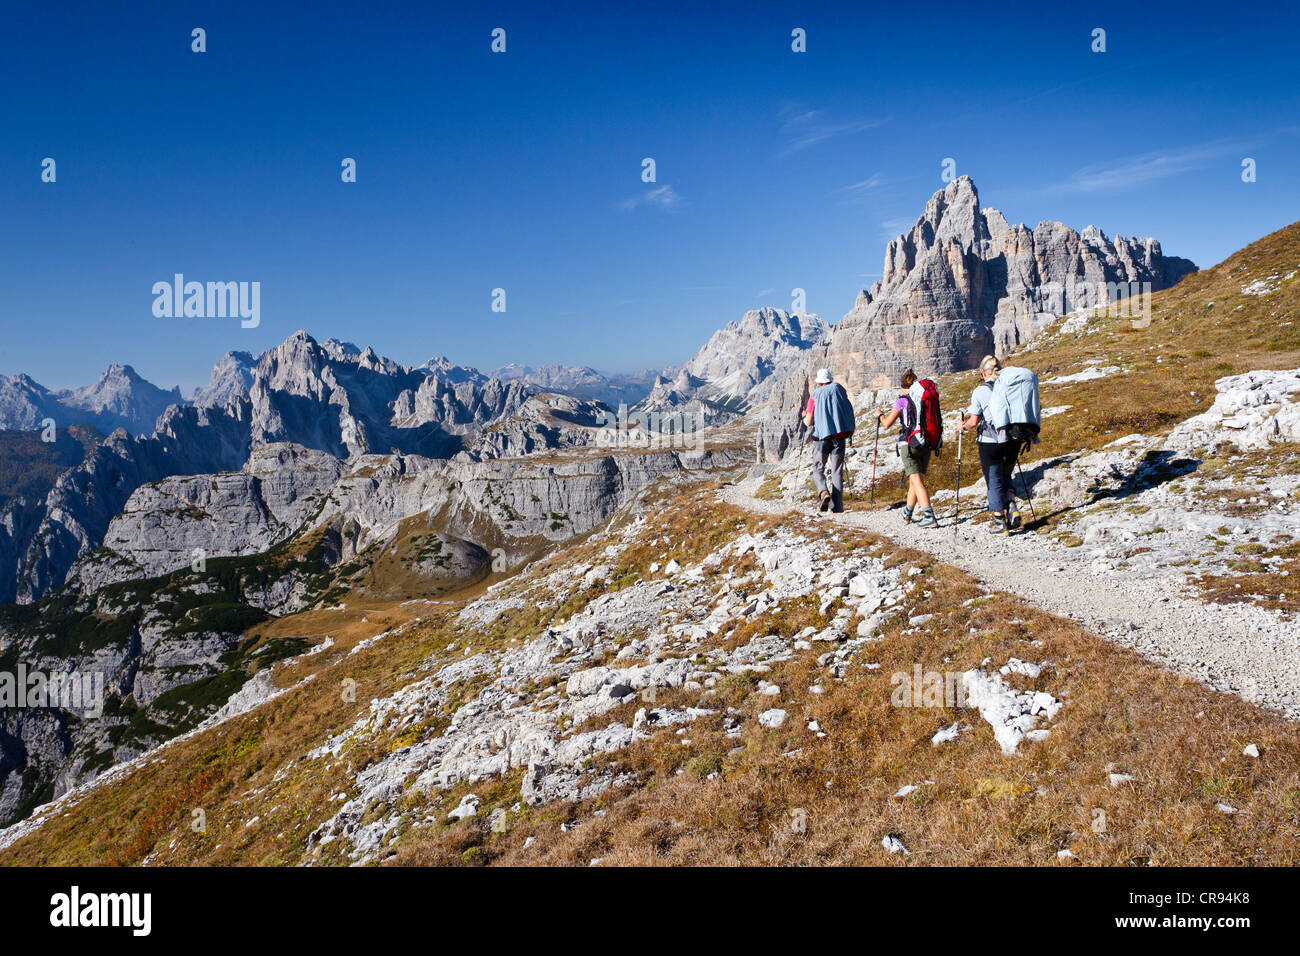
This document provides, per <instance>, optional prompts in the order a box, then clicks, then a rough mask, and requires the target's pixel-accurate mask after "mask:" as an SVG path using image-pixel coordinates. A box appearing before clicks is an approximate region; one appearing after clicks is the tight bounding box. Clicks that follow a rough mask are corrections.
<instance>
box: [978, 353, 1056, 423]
mask: <svg viewBox="0 0 1300 956" xmlns="http://www.w3.org/2000/svg"><path fill="white" fill-rule="evenodd" d="M988 418H989V424H990V425H992V426H993V427H994V428H1006V427H1008V426H1009V425H1028V426H1032V428H1031V430H1032V431H1033V432H1034V434H1037V433H1038V427H1039V426H1040V425H1041V424H1042V422H1043V407H1042V405H1041V404H1040V403H1039V400H1038V376H1037V375H1036V374H1035V373H1034V372H1031V371H1030V370H1029V369H1027V368H1017V367H1016V366H1014V365H1012V366H1009V367H1007V368H1004V369H1003V370H1002V371H1001V372H999V373H998V378H997V381H996V382H994V384H993V395H992V396H991V397H990V398H989V407H988Z"/></svg>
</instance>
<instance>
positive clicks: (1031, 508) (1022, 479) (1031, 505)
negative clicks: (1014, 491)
mask: <svg viewBox="0 0 1300 956" xmlns="http://www.w3.org/2000/svg"><path fill="white" fill-rule="evenodd" d="M1026 447H1028V446H1026ZM1016 470H1018V471H1019V472H1020V486H1021V487H1022V488H1024V490H1025V500H1026V501H1027V502H1029V513H1030V514H1031V515H1033V516H1034V520H1035V521H1037V520H1038V512H1036V511H1035V510H1034V496H1033V495H1031V494H1030V493H1029V482H1028V481H1027V480H1025V468H1024V466H1023V465H1021V464H1020V460H1019V456H1017V459H1016Z"/></svg>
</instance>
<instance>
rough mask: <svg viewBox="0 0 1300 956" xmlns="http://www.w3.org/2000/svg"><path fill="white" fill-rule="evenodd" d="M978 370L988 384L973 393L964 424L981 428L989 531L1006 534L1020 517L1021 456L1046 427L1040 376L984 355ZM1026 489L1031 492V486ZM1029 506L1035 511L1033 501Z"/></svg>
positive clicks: (981, 460)
mask: <svg viewBox="0 0 1300 956" xmlns="http://www.w3.org/2000/svg"><path fill="white" fill-rule="evenodd" d="M980 374H981V375H982V376H983V378H984V382H983V383H982V384H981V385H979V386H977V387H976V389H975V392H974V393H973V394H972V395H971V408H970V409H969V410H968V415H969V417H968V418H966V419H965V420H964V421H963V423H962V426H963V427H964V428H972V427H978V428H979V429H980V435H979V442H980V464H981V465H982V466H983V467H984V479H985V482H986V484H987V486H988V508H989V511H990V512H992V516H993V522H992V525H991V527H990V529H989V530H991V531H993V532H994V533H1005V532H1006V531H1007V530H1009V529H1010V528H1013V527H1015V526H1016V524H1017V523H1018V520H1019V516H1018V515H1017V514H1016V513H1015V493H1014V491H1013V489H1012V476H1013V474H1014V473H1015V468H1016V465H1017V463H1018V462H1019V459H1020V456H1021V455H1022V454H1023V453H1024V452H1025V451H1026V450H1027V449H1028V448H1029V447H1030V446H1031V445H1033V444H1036V443H1037V442H1038V431H1039V428H1040V426H1041V425H1042V420H1043V408H1042V403H1041V402H1040V400H1039V396H1038V375H1037V374H1035V373H1034V372H1032V371H1030V370H1029V369H1027V368H1019V367H1017V366H1008V367H1007V368H1002V364H1001V363H1000V362H999V361H998V360H997V358H996V357H995V356H992V355H986V356H985V357H984V360H983V361H982V362H981V363H980ZM1021 478H1022V480H1023V478H1024V475H1023V472H1022V474H1021ZM1025 491H1026V493H1028V486H1027V485H1026V488H1025ZM1030 509H1031V510H1032V509H1033V503H1032V501H1031V502H1030Z"/></svg>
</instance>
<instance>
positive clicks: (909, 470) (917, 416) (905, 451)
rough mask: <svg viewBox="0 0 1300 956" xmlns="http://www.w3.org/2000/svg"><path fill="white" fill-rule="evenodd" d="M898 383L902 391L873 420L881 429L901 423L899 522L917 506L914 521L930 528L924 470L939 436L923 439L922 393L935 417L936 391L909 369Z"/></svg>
mask: <svg viewBox="0 0 1300 956" xmlns="http://www.w3.org/2000/svg"><path fill="white" fill-rule="evenodd" d="M898 386H899V388H901V389H902V390H903V394H902V395H900V396H899V397H898V400H897V401H895V402H894V404H893V407H891V408H890V409H889V410H888V411H887V412H881V413H880V414H879V415H877V416H876V420H877V421H879V422H880V427H881V428H892V427H893V425H894V422H901V427H900V428H899V430H898V457H899V458H900V459H902V462H903V474H904V475H906V476H907V505H906V506H905V507H904V508H903V521H904V522H905V523H910V522H911V520H912V512H913V511H914V510H915V509H916V507H917V506H918V505H919V506H920V508H921V517H920V518H919V519H918V520H917V524H918V525H920V526H921V527H922V528H932V527H934V526H935V525H936V524H938V519H937V518H935V516H934V508H932V507H931V506H930V492H929V490H928V489H927V488H926V487H925V472H926V469H928V468H929V467H930V452H931V451H933V450H934V449H935V448H938V447H939V443H940V441H941V440H942V438H941V437H939V438H936V437H934V435H932V434H931V435H930V436H928V439H927V436H926V429H925V423H926V420H927V419H928V418H929V417H930V415H929V414H926V409H925V394H926V392H927V391H929V392H930V394H931V395H932V398H931V402H930V404H931V406H932V408H931V412H932V414H933V415H934V416H936V418H937V416H938V413H939V403H938V391H937V390H935V387H934V383H933V382H931V381H929V380H928V379H927V380H926V381H925V382H924V383H922V382H918V381H917V378H916V373H915V372H914V371H912V370H911V369H910V368H909V369H908V370H907V371H906V372H904V373H903V375H902V378H900V379H899V382H898ZM926 386H928V388H927V387H926ZM941 435H942V431H940V436H941Z"/></svg>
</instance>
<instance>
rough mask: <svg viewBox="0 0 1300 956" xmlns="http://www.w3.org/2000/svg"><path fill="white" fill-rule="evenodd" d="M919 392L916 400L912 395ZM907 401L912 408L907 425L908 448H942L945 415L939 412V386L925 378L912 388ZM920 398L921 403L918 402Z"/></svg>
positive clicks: (918, 449) (931, 449)
mask: <svg viewBox="0 0 1300 956" xmlns="http://www.w3.org/2000/svg"><path fill="white" fill-rule="evenodd" d="M917 391H919V392H920V394H919V396H917V397H916V398H914V397H913V395H912V394H911V393H915V392H917ZM911 393H909V395H908V397H907V400H908V402H910V403H911V406H912V416H911V421H909V422H908V425H907V429H908V432H907V447H908V448H910V449H912V451H923V450H927V449H928V450H930V451H934V450H935V449H938V448H940V447H941V446H942V445H943V413H942V412H941V411H940V410H939V386H938V385H935V384H934V382H932V381H930V379H928V378H923V379H921V380H920V381H919V382H917V383H916V384H915V385H913V386H912V389H911ZM918 398H919V401H918Z"/></svg>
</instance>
